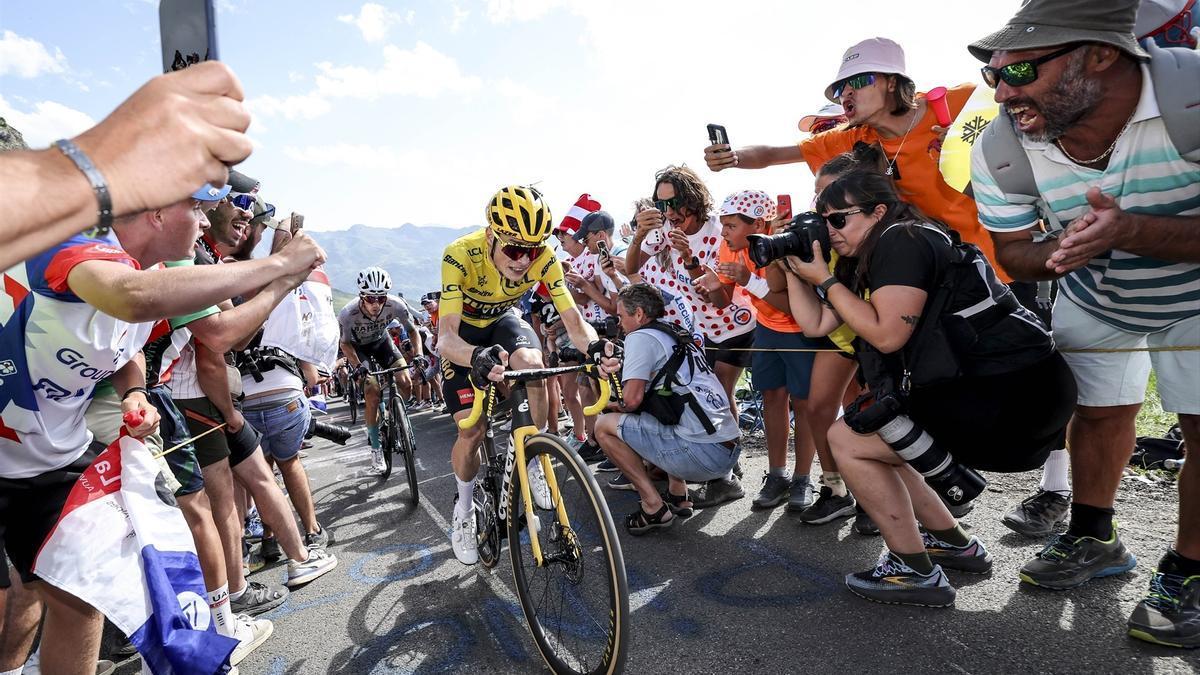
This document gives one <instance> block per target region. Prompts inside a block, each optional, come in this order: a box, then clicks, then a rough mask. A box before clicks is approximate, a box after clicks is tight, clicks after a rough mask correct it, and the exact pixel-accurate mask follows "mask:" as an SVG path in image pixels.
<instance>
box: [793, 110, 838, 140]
mask: <svg viewBox="0 0 1200 675" xmlns="http://www.w3.org/2000/svg"><path fill="white" fill-rule="evenodd" d="M845 116H846V111H845V110H843V109H842V105H841V104H840V103H826V104H825V105H823V106H821V109H820V110H818V111H817V112H815V113H812V114H809V115H805V116H804V117H801V118H800V121H799V122H798V123H797V126H799V127H800V131H803V132H804V133H806V134H807V133H808V132H810V131H812V128H813V125H814V124H816V123H817V122H818V121H819V120H828V119H836V118H838V117H845Z"/></svg>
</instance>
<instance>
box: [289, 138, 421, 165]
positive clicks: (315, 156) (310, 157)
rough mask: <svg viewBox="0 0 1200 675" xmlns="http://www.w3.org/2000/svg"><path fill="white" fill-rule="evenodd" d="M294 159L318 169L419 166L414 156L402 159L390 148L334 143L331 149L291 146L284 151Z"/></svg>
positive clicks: (327, 147) (313, 146)
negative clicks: (328, 167) (320, 167)
mask: <svg viewBox="0 0 1200 675" xmlns="http://www.w3.org/2000/svg"><path fill="white" fill-rule="evenodd" d="M283 152H284V154H285V155H287V156H288V157H289V158H290V159H292V160H295V161H297V162H301V163H304V164H312V165H315V166H331V165H345V166H348V167H351V168H353V169H358V170H375V169H398V168H401V167H402V166H403V165H405V164H414V163H417V160H418V159H419V158H418V157H417V156H416V155H415V154H414V155H401V154H399V153H397V152H396V151H395V150H393V149H392V148H389V147H387V146H373V145H366V144H363V143H358V144H355V143H333V144H330V145H309V146H305V147H296V146H287V147H285V148H284V149H283Z"/></svg>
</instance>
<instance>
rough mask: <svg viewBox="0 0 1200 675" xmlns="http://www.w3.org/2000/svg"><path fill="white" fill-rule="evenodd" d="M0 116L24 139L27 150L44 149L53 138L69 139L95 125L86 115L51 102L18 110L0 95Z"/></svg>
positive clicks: (43, 102) (42, 102) (38, 103)
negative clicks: (27, 146) (27, 145)
mask: <svg viewBox="0 0 1200 675" xmlns="http://www.w3.org/2000/svg"><path fill="white" fill-rule="evenodd" d="M0 117H3V118H4V119H5V121H7V122H8V125H9V126H11V127H14V128H15V129H16V130H17V131H20V132H21V135H22V136H24V137H25V142H26V143H28V144H29V147H31V148H44V147H46V146H48V145H50V144H51V143H53V142H54V141H55V140H56V139H59V138H70V137H71V136H75V135H76V134H78V133H80V132H82V131H84V130H85V129H88V128H91V127H93V126H95V125H96V121H95V120H93V119H92V118H91V117H89V116H88V115H87V114H86V113H82V112H80V111H78V110H75V109H74V108H68V107H67V106H65V105H63V104H61V103H56V102H54V101H38V102H37V103H35V104H33V109H32V110H18V109H17V108H15V107H13V106H12V105H11V104H10V103H9V102H8V101H7V100H5V99H4V97H3V96H0Z"/></svg>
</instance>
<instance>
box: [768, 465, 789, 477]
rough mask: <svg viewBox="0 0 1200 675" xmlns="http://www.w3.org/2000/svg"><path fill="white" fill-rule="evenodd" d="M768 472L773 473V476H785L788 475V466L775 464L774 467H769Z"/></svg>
mask: <svg viewBox="0 0 1200 675" xmlns="http://www.w3.org/2000/svg"><path fill="white" fill-rule="evenodd" d="M767 473H769V474H771V475H772V476H779V477H780V478H784V477H786V476H787V467H786V466H773V467H770V468H769V469H767Z"/></svg>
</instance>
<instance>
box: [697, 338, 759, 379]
mask: <svg viewBox="0 0 1200 675" xmlns="http://www.w3.org/2000/svg"><path fill="white" fill-rule="evenodd" d="M753 346H754V331H752V330H748V331H746V332H745V333H742V334H741V335H737V336H735V337H731V338H729V339H726V340H722V341H721V342H713V341H712V340H711V339H709V337H708V336H707V335H706V336H704V360H706V361H708V367H709V368H712V369H713V370H716V369H717V364H718V363H728V364H729V365H731V366H736V367H738V368H745V367H747V366H749V365H750V357H751V356H753V355H754V352H751V351H746V350H748V349H749V348H751V347H753Z"/></svg>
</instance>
